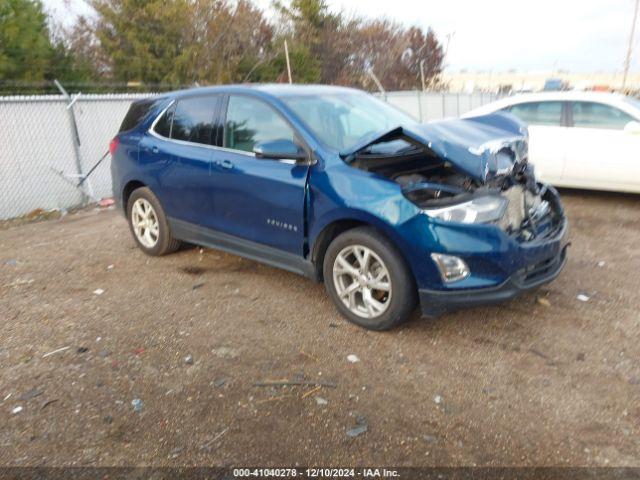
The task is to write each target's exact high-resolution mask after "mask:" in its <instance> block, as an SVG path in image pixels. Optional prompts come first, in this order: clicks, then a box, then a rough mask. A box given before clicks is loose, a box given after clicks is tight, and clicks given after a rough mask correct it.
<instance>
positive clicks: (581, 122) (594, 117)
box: [573, 102, 635, 130]
mask: <svg viewBox="0 0 640 480" xmlns="http://www.w3.org/2000/svg"><path fill="white" fill-rule="evenodd" d="M634 120H635V119H634V118H633V117H632V116H631V115H628V114H626V113H624V112H623V111H622V110H619V109H617V108H615V107H611V106H609V105H605V104H603V103H595V102H573V126H574V127H582V128H605V129H609V130H623V129H624V127H625V125H626V124H627V123H629V122H632V121H634Z"/></svg>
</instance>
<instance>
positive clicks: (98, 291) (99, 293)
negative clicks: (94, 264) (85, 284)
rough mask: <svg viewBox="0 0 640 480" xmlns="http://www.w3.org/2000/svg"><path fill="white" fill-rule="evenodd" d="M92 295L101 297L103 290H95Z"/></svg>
mask: <svg viewBox="0 0 640 480" xmlns="http://www.w3.org/2000/svg"><path fill="white" fill-rule="evenodd" d="M93 293H94V294H95V295H102V294H103V293H104V290H103V289H102V288H96V289H95V290H94V291H93Z"/></svg>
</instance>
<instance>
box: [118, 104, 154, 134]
mask: <svg viewBox="0 0 640 480" xmlns="http://www.w3.org/2000/svg"><path fill="white" fill-rule="evenodd" d="M157 102H158V100H156V99H148V100H138V101H137V102H133V103H132V104H131V106H130V107H129V111H128V112H127V114H126V115H125V117H124V120H123V121H122V124H121V125H120V130H119V131H118V132H119V133H120V132H128V131H129V130H133V129H134V128H136V127H137V126H138V125H140V122H142V120H144V118H145V117H146V116H147V114H148V113H149V111H151V109H152V108H153V107H154V106H155V105H156V103H157Z"/></svg>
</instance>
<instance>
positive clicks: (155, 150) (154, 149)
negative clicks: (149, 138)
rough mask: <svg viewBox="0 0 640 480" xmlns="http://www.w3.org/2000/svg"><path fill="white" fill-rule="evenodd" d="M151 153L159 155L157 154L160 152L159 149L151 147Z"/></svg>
mask: <svg viewBox="0 0 640 480" xmlns="http://www.w3.org/2000/svg"><path fill="white" fill-rule="evenodd" d="M151 151H152V152H153V153H159V152H160V149H159V148H158V147H151Z"/></svg>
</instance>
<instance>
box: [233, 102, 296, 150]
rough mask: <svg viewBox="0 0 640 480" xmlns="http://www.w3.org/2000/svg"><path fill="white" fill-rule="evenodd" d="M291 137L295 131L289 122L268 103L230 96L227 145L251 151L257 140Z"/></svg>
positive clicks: (293, 136) (290, 138)
mask: <svg viewBox="0 0 640 480" xmlns="http://www.w3.org/2000/svg"><path fill="white" fill-rule="evenodd" d="M269 140H291V141H292V142H295V134H294V132H293V129H292V128H291V127H290V126H289V124H288V123H287V122H286V121H285V120H284V119H283V118H282V117H281V116H280V114H278V112H276V111H275V110H274V109H273V108H271V107H270V106H269V105H267V104H266V103H264V102H263V101H261V100H256V99H254V98H249V97H243V96H235V95H232V96H231V97H230V98H229V107H228V109H227V124H226V128H225V147H227V148H233V149H235V150H242V151H245V152H252V151H253V145H254V144H255V143H257V142H262V141H269Z"/></svg>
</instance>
